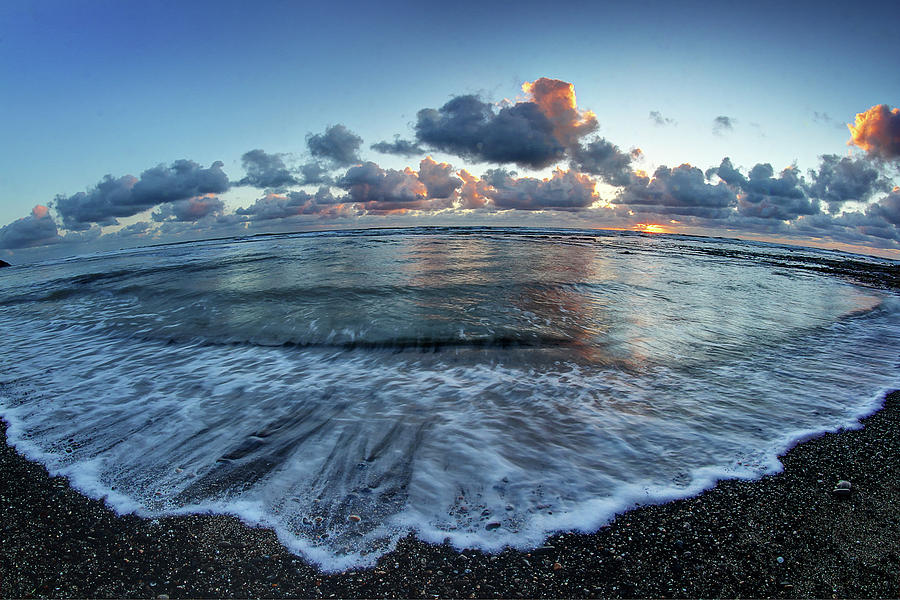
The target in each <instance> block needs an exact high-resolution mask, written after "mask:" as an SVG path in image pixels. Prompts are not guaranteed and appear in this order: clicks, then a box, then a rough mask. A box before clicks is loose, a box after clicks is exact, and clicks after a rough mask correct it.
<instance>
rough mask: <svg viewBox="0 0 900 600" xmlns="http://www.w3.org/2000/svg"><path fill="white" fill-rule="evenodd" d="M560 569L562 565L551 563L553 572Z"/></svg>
mask: <svg viewBox="0 0 900 600" xmlns="http://www.w3.org/2000/svg"><path fill="white" fill-rule="evenodd" d="M560 569H562V565H561V564H559V563H558V562H555V563H553V570H554V571H559V570H560Z"/></svg>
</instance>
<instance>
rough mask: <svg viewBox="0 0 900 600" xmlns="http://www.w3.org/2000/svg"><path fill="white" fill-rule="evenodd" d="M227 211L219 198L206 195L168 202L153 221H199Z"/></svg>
mask: <svg viewBox="0 0 900 600" xmlns="http://www.w3.org/2000/svg"><path fill="white" fill-rule="evenodd" d="M224 211H225V203H224V202H222V201H221V200H220V199H219V198H218V197H217V196H213V195H206V196H198V197H195V198H188V199H187V200H177V201H175V202H167V203H166V204H163V205H162V206H160V208H159V210H158V211H156V212H154V213H153V217H152V218H153V220H154V221H156V222H159V223H161V222H163V221H182V222H193V221H199V220H200V219H204V218H206V217H209V216H213V215H221V214H222V213H223V212H224Z"/></svg>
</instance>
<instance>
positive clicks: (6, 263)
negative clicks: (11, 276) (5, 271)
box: [0, 260, 12, 269]
mask: <svg viewBox="0 0 900 600" xmlns="http://www.w3.org/2000/svg"><path fill="white" fill-rule="evenodd" d="M11 266H12V265H11V264H9V263H8V262H6V261H5V260H0V269H2V268H3V267H11Z"/></svg>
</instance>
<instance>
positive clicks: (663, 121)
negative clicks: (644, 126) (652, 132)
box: [650, 110, 676, 127]
mask: <svg viewBox="0 0 900 600" xmlns="http://www.w3.org/2000/svg"><path fill="white" fill-rule="evenodd" d="M650 120H651V121H653V124H654V125H658V126H660V127H664V126H666V125H675V124H676V123H675V119H670V118H668V117H664V116H662V113H661V112H659V111H658V110H651V111H650Z"/></svg>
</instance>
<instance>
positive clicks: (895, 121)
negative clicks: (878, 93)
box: [847, 104, 900, 160]
mask: <svg viewBox="0 0 900 600" xmlns="http://www.w3.org/2000/svg"><path fill="white" fill-rule="evenodd" d="M847 127H848V128H849V129H850V141H849V142H847V145H848V146H858V147H860V148H862V149H863V150H865V151H866V152H867V153H868V154H870V155H871V156H877V157H879V158H883V159H887V160H895V159H900V108H894V109H891V107H890V106H888V105H887V104H878V105H876V106H873V107H872V108H870V109H869V110H867V111H866V112H862V113H857V115H856V123H855V124H853V125H849V124H848V125H847Z"/></svg>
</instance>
